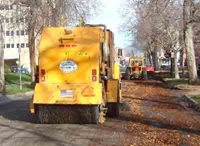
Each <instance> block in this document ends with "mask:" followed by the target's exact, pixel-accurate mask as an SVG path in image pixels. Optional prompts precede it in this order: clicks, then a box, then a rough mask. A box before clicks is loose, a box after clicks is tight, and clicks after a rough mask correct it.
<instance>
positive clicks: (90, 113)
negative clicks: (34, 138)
mask: <svg viewBox="0 0 200 146" xmlns="http://www.w3.org/2000/svg"><path fill="white" fill-rule="evenodd" d="M37 114H38V119H39V122H40V123H42V124H64V123H70V124H90V123H91V124H97V123H99V116H100V112H99V106H98V105H95V106H83V105H38V112H37Z"/></svg>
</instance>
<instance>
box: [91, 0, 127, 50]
mask: <svg viewBox="0 0 200 146" xmlns="http://www.w3.org/2000/svg"><path fill="white" fill-rule="evenodd" d="M124 1H125V0H101V2H102V8H101V13H99V14H98V15H97V16H95V17H93V18H91V20H90V21H89V23H91V24H105V25H106V26H107V28H108V29H110V30H111V31H113V32H114V36H115V46H116V47H120V48H125V47H127V46H128V45H129V42H128V37H127V35H126V33H125V32H122V31H121V32H120V31H119V27H120V25H121V24H122V23H123V19H122V16H121V14H120V9H121V8H122V5H123V2H124Z"/></svg>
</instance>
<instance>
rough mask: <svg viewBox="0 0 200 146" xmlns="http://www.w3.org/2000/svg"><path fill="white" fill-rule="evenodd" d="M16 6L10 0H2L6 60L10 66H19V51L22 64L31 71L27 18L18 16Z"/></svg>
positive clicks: (1, 13) (1, 10)
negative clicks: (26, 26) (26, 27)
mask: <svg viewBox="0 0 200 146" xmlns="http://www.w3.org/2000/svg"><path fill="white" fill-rule="evenodd" d="M16 12H17V11H16V6H15V5H11V1H10V0H7V1H5V0H1V4H0V15H1V16H2V18H1V20H2V24H3V30H4V40H3V41H4V60H5V64H7V65H8V66H9V67H11V66H15V67H16V66H17V64H18V63H19V53H20V56H21V65H22V67H23V68H27V69H28V70H29V71H30V59H29V48H28V35H27V31H26V29H25V21H26V20H25V19H24V18H16V17H14V16H16Z"/></svg>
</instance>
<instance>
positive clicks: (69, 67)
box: [60, 60, 78, 73]
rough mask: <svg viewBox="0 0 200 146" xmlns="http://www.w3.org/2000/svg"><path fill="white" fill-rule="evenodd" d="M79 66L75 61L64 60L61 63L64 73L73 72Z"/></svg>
mask: <svg viewBox="0 0 200 146" xmlns="http://www.w3.org/2000/svg"><path fill="white" fill-rule="evenodd" d="M77 68H78V66H77V64H76V63H75V62H73V61H71V60H70V61H63V62H61V63H60V70H61V71H62V72H64V73H72V72H74V71H76V70H77Z"/></svg>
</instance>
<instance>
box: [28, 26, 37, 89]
mask: <svg viewBox="0 0 200 146" xmlns="http://www.w3.org/2000/svg"><path fill="white" fill-rule="evenodd" d="M28 41H29V53H30V54H29V57H30V68H31V82H32V84H33V85H34V84H35V69H36V63H35V61H36V59H35V29H34V26H32V27H31V28H30V29H29V40H28Z"/></svg>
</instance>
